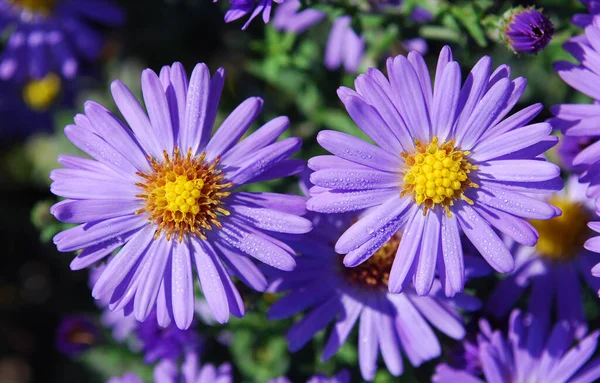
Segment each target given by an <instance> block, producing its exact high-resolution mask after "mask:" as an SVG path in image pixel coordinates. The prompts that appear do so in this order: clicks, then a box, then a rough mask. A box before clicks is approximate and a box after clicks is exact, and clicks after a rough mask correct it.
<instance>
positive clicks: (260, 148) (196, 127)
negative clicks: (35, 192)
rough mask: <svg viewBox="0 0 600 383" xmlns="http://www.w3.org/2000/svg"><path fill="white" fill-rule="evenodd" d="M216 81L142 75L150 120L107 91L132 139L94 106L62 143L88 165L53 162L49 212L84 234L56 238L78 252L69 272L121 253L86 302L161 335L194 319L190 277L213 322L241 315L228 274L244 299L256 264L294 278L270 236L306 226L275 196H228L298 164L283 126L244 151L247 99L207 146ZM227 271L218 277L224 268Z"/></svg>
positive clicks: (181, 74)
mask: <svg viewBox="0 0 600 383" xmlns="http://www.w3.org/2000/svg"><path fill="white" fill-rule="evenodd" d="M223 83H224V70H223V69H219V70H218V71H217V72H216V73H215V74H214V75H213V77H212V78H211V76H210V73H209V70H208V68H207V67H206V65H204V64H198V65H197V66H196V68H195V69H194V72H193V73H192V77H191V80H190V81H189V84H188V80H187V76H186V73H185V70H184V69H183V66H182V65H181V64H179V63H175V64H173V66H171V67H164V68H163V69H162V71H161V73H160V78H159V77H158V76H157V75H156V74H155V73H154V72H153V71H151V70H149V69H148V70H145V71H144V72H143V74H142V93H143V95H144V101H145V104H146V106H147V109H148V114H146V112H145V111H144V110H143V109H142V107H141V106H140V104H139V102H138V101H137V100H136V98H135V97H134V96H133V94H132V93H131V92H130V91H129V89H127V87H126V86H125V85H124V84H123V83H122V82H120V81H118V80H117V81H114V82H113V83H112V86H111V90H112V94H113V97H114V99H115V102H116V104H117V106H118V108H119V110H120V112H121V114H122V115H123V116H124V117H125V120H126V121H127V123H128V124H129V126H130V127H131V130H130V129H129V128H128V127H127V126H126V125H125V124H124V123H123V122H121V121H120V120H119V119H118V118H117V117H116V116H115V115H114V114H112V113H111V112H110V111H109V110H107V109H106V108H104V107H103V106H102V105H100V104H97V103H95V102H87V103H86V104H85V115H83V114H82V115H77V116H76V117H75V125H69V126H67V127H66V128H65V134H66V136H67V138H68V139H69V140H71V142H73V143H74V144H75V145H76V146H78V147H79V148H80V149H81V150H83V151H84V152H86V153H87V154H89V155H90V156H91V157H92V158H94V159H93V160H90V159H84V158H79V157H73V156H60V157H59V162H60V163H61V164H62V165H63V166H65V168H64V169H57V170H54V171H52V173H51V175H50V177H51V179H52V180H53V181H54V182H53V183H52V185H51V190H52V192H53V193H54V194H56V195H58V196H61V197H64V198H67V200H65V201H61V202H59V203H57V204H56V205H54V206H53V207H52V209H51V213H52V214H53V215H54V216H55V217H56V218H57V219H59V220H60V221H63V222H69V223H82V222H83V224H81V225H79V226H76V227H74V228H72V229H68V230H65V231H63V232H61V233H59V234H57V235H56V236H55V237H54V243H55V244H56V245H57V248H58V249H59V251H63V252H70V251H75V250H79V249H83V251H82V252H81V253H80V254H79V255H77V257H76V258H75V259H74V260H73V262H72V263H71V268H72V269H73V270H79V269H82V268H85V267H89V266H91V265H93V264H95V263H96V262H98V261H101V260H102V259H105V258H106V257H107V256H109V255H110V254H112V253H113V252H114V251H115V250H117V249H119V248H121V247H122V248H121V249H120V250H119V251H118V252H117V253H116V254H115V255H114V257H113V258H112V259H111V260H110V262H109V263H108V266H107V267H106V269H104V271H103V272H102V274H101V275H100V277H99V278H98V281H97V282H96V284H95V285H94V288H93V290H92V295H93V296H94V297H95V298H96V299H100V298H103V297H109V298H110V304H109V308H110V309H111V310H120V309H123V308H125V309H126V311H127V312H128V313H129V312H133V313H134V315H135V318H136V319H137V320H139V321H144V320H145V319H146V318H147V317H148V316H149V315H150V313H151V312H152V311H153V309H154V308H156V310H157V317H158V319H159V321H160V324H161V325H162V326H166V325H168V324H169V322H170V321H171V319H173V320H174V321H175V323H176V325H177V326H178V327H179V328H181V329H185V328H187V327H189V326H190V324H191V323H192V319H193V315H194V286H193V279H194V278H193V269H195V270H196V271H197V273H198V276H199V279H200V284H201V286H202V290H203V293H204V296H205V297H206V300H207V302H208V304H209V306H210V307H211V309H212V311H213V313H214V316H215V319H216V320H217V321H219V322H220V323H224V322H226V321H227V320H228V318H229V313H230V312H231V313H232V314H233V315H236V316H238V317H240V316H243V315H244V311H245V308H244V304H243V301H242V298H241V296H240V294H239V293H238V291H237V289H236V287H235V286H234V284H233V282H232V280H231V277H230V275H229V273H230V272H231V273H233V274H234V275H236V276H237V277H239V278H240V279H241V280H242V281H244V282H245V283H247V284H248V285H249V286H251V287H252V288H255V289H257V290H264V289H265V288H266V280H265V279H264V277H263V276H262V274H261V273H260V271H259V270H258V269H257V267H256V265H255V264H254V263H253V262H252V260H251V258H256V259H258V260H260V261H261V262H264V263H266V264H269V265H271V266H273V267H275V268H279V269H282V270H291V269H293V268H294V267H295V260H294V252H293V251H292V250H291V249H290V248H289V247H288V246H287V245H285V244H283V243H282V242H280V241H278V240H276V239H275V238H273V237H272V234H273V233H276V232H279V233H288V234H293V233H305V232H307V231H309V230H310V229H311V223H310V221H308V220H306V219H304V218H301V217H299V215H301V214H304V212H305V207H304V200H303V199H302V198H301V197H297V196H287V195H279V194H275V193H248V192H236V191H235V189H236V188H238V187H240V186H243V185H245V184H249V183H253V182H258V181H264V180H270V179H275V178H279V177H284V176H288V175H291V174H295V173H297V172H299V171H301V170H302V169H303V168H304V162H303V161H301V160H291V159H287V158H288V157H289V156H290V155H292V154H293V153H295V152H296V151H297V150H298V149H299V148H300V145H301V141H300V139H298V138H287V139H284V140H281V141H277V138H278V137H279V136H280V135H281V134H282V133H283V132H284V131H285V130H286V129H287V127H288V125H289V120H288V119H287V118H285V117H279V118H276V119H274V120H272V121H270V122H268V123H266V124H265V125H263V126H262V127H261V128H259V129H258V130H257V131H256V132H255V133H253V134H251V135H249V136H248V137H247V138H246V139H244V140H243V141H241V142H239V143H237V141H238V140H239V139H240V138H241V137H242V136H243V135H244V133H245V132H246V131H247V130H248V128H249V126H250V125H251V124H252V122H253V121H254V120H255V118H256V117H257V115H258V113H259V112H260V110H261V107H262V103H263V102H262V100H261V99H259V98H256V97H253V98H249V99H248V100H246V101H244V102H243V103H242V104H241V105H240V106H239V107H238V108H236V109H235V110H234V111H233V112H232V113H231V115H230V116H229V117H228V118H226V119H225V121H224V122H223V124H222V125H221V126H220V128H219V129H218V130H217V131H216V132H215V133H214V135H213V136H212V138H211V131H212V130H213V124H214V121H215V116H216V113H217V107H218V104H219V98H220V94H221V90H222V88H223ZM226 267H227V268H226Z"/></svg>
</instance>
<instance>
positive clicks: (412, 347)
mask: <svg viewBox="0 0 600 383" xmlns="http://www.w3.org/2000/svg"><path fill="white" fill-rule="evenodd" d="M313 189H314V188H313ZM312 218H313V224H314V226H315V228H314V230H313V231H312V232H311V233H309V234H307V235H305V236H304V238H303V239H302V240H297V241H293V242H290V244H291V245H292V247H294V248H295V249H296V251H298V252H299V253H300V254H301V256H299V257H298V259H297V262H298V267H297V268H296V269H295V270H294V271H291V272H287V273H283V272H280V271H277V270H273V271H272V273H271V281H272V283H271V286H270V288H269V291H270V292H278V293H280V292H285V291H289V293H288V294H287V295H286V296H285V297H283V298H281V299H280V300H279V301H277V302H276V303H275V304H273V306H272V307H271V309H270V310H269V312H268V317H269V319H272V320H277V319H284V318H289V317H292V316H294V315H296V314H298V313H300V312H303V311H305V310H308V313H307V314H306V315H305V316H304V318H303V319H302V320H301V321H300V322H297V323H296V324H294V325H293V326H292V327H291V328H290V330H289V331H288V333H287V339H288V341H289V349H290V351H292V352H296V351H298V350H300V349H301V348H302V347H303V346H304V345H305V344H306V343H307V342H309V341H310V340H311V339H312V338H313V336H314V335H315V333H317V332H318V331H320V330H322V329H324V328H326V327H328V325H329V324H330V323H332V322H335V325H334V329H333V331H332V332H331V335H330V336H329V339H328V340H327V342H326V345H325V348H324V351H323V355H322V357H321V360H322V361H323V362H324V361H326V360H328V359H329V358H330V357H331V356H333V355H334V354H335V353H336V352H337V351H338V350H339V348H340V347H341V346H342V345H343V344H344V343H345V342H346V341H347V339H348V336H349V335H350V333H351V332H352V329H353V327H355V325H356V323H357V322H359V324H358V356H359V367H360V370H361V373H362V376H363V378H364V379H365V380H369V381H370V380H373V378H374V376H375V373H376V371H377V359H378V354H379V351H381V353H382V355H383V360H384V362H385V364H386V366H387V368H388V370H389V371H390V373H391V374H392V375H394V376H399V375H401V374H402V372H403V369H404V368H403V362H402V353H403V352H404V353H405V354H406V356H407V357H408V359H409V360H410V362H411V364H412V365H413V366H419V365H421V364H422V363H423V362H425V361H427V360H430V359H433V358H436V357H437V356H439V355H440V352H441V348H440V343H439V341H438V339H437V336H436V334H435V333H434V332H433V330H432V326H433V327H435V328H437V329H438V330H440V331H441V332H442V333H444V334H446V335H448V336H450V337H451V338H454V339H462V338H463V336H464V335H465V330H464V327H463V323H462V319H461V317H460V315H459V314H458V313H457V312H456V310H455V309H456V307H457V306H460V307H461V308H463V309H465V310H469V311H472V310H476V309H478V308H479V306H480V302H479V300H477V299H476V298H474V297H471V296H468V295H464V294H457V295H456V296H455V298H454V299H448V298H446V297H445V296H444V294H443V292H442V289H441V285H440V283H439V282H437V281H436V282H435V283H434V284H433V288H432V294H431V296H428V297H420V296H418V295H417V294H416V293H415V292H414V290H413V289H412V288H407V289H405V291H404V292H403V293H401V294H390V293H389V292H388V291H387V282H388V277H389V273H390V268H391V265H392V262H393V260H394V256H395V253H396V249H397V248H398V245H399V244H401V243H402V238H400V237H399V236H395V237H393V238H392V239H390V241H389V242H387V243H385V244H383V246H382V247H381V248H380V249H378V250H377V252H376V253H375V255H373V257H371V259H370V260H368V261H367V262H365V263H363V264H361V265H360V266H358V267H355V268H347V267H345V266H344V264H343V263H342V257H341V256H340V255H338V254H336V253H335V251H334V249H333V245H332V244H333V243H335V241H336V240H337V238H339V235H340V234H341V233H342V232H343V231H344V230H345V229H346V228H347V227H348V226H349V225H350V224H351V223H352V222H353V221H354V220H355V219H354V214H332V215H326V214H312Z"/></svg>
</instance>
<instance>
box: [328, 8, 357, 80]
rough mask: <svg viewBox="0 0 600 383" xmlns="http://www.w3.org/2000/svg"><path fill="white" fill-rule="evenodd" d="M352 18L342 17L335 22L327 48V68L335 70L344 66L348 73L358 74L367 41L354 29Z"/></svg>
mask: <svg viewBox="0 0 600 383" xmlns="http://www.w3.org/2000/svg"><path fill="white" fill-rule="evenodd" d="M351 24H352V18H351V17H350V16H340V17H338V18H337V19H335V20H334V21H333V26H332V27H331V32H329V38H328V39H327V46H326V47H325V67H326V68H327V69H329V70H335V69H338V68H339V67H341V66H343V67H344V69H345V70H346V72H356V70H357V69H358V66H359V65H360V63H361V61H362V59H363V55H364V53H365V40H364V39H363V38H362V37H359V36H358V35H357V34H356V32H354V30H353V29H352V25H351Z"/></svg>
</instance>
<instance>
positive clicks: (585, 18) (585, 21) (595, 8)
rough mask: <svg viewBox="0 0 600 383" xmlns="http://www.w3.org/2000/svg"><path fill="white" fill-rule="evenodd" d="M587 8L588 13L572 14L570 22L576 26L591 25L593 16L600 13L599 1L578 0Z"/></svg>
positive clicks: (584, 26)
mask: <svg viewBox="0 0 600 383" xmlns="http://www.w3.org/2000/svg"><path fill="white" fill-rule="evenodd" d="M579 1H580V2H581V3H582V4H583V5H585V6H586V7H587V9H588V12H589V13H578V14H576V15H574V16H573V18H572V19H571V22H572V23H573V24H575V25H577V26H578V27H581V28H586V27H587V26H588V25H591V24H592V22H593V20H594V16H595V15H598V14H600V1H598V0H579Z"/></svg>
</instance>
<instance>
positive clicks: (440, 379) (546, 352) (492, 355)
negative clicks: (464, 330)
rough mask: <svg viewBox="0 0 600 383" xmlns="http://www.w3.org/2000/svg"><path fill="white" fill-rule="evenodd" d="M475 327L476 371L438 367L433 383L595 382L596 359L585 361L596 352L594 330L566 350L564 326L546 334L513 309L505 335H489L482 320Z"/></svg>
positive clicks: (569, 337)
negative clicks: (478, 369) (476, 327)
mask: <svg viewBox="0 0 600 383" xmlns="http://www.w3.org/2000/svg"><path fill="white" fill-rule="evenodd" d="M479 323H480V328H481V333H480V334H479V335H478V337H477V343H478V348H479V361H480V363H481V371H482V373H481V374H474V373H473V372H471V371H467V370H461V369H457V368H453V367H450V366H449V365H447V364H441V365H439V366H438V367H437V369H436V372H435V374H434V375H433V377H432V381H433V382H434V383H456V382H461V383H483V382H484V381H485V382H490V383H492V382H498V383H501V382H552V383H567V382H568V383H576V382H577V383H592V382H595V381H596V379H598V378H600V358H598V357H597V358H594V359H593V360H592V361H590V362H589V363H587V362H588V361H589V360H590V358H591V357H592V355H593V354H594V351H595V350H596V347H597V343H598V335H599V332H598V331H594V332H593V333H591V334H590V335H588V336H587V337H585V338H584V339H582V340H581V341H580V342H579V344H578V345H576V346H574V347H572V348H569V347H570V346H571V344H572V342H573V340H574V339H573V333H572V329H571V328H570V327H569V326H568V324H566V323H564V322H559V323H558V324H556V325H555V326H554V327H553V328H552V331H547V328H544V327H540V326H538V325H537V322H536V320H535V319H533V317H532V316H529V315H525V314H521V313H520V312H519V311H513V313H512V314H511V316H510V323H509V330H508V335H507V336H503V335H502V334H501V333H500V331H492V329H491V328H490V325H489V324H488V322H487V321H485V320H481V321H480V322H479ZM586 363H587V364H586Z"/></svg>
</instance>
